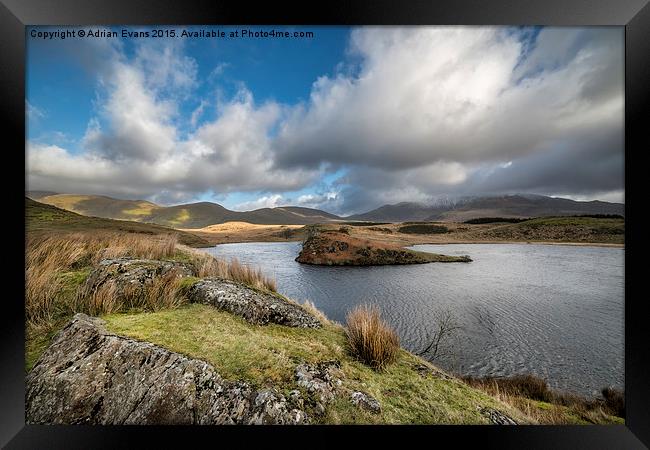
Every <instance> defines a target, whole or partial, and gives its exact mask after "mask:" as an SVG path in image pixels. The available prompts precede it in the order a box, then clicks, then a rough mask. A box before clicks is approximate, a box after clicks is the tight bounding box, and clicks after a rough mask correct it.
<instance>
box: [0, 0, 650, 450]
mask: <svg viewBox="0 0 650 450" xmlns="http://www.w3.org/2000/svg"><path fill="white" fill-rule="evenodd" d="M211 23H213V24H251V25H253V24H302V25H305V24H313V25H329V24H339V25H362V24H373V25H556V26H587V25H615V26H624V27H625V175H626V176H625V215H626V223H627V225H626V230H625V231H626V233H625V242H626V249H625V267H626V269H629V268H631V267H633V258H634V257H635V256H637V255H639V256H640V254H641V247H642V244H643V234H642V230H641V229H640V226H639V225H638V222H637V225H635V223H634V220H635V218H636V220H638V219H639V217H640V214H641V213H642V209H641V208H642V205H641V204H640V198H641V197H640V195H638V194H636V193H635V192H634V190H633V189H632V188H631V182H632V173H633V171H634V170H642V168H640V166H641V158H642V156H644V153H645V152H646V151H648V150H649V149H650V142H649V141H650V139H649V138H648V135H649V133H648V126H647V123H648V118H649V117H650V111H649V109H650V108H649V106H648V105H649V104H650V101H649V100H650V96H649V92H650V87H649V86H650V5H648V3H647V0H609V1H607V0H596V1H589V2H587V1H584V0H534V1H532V0H530V1H518V2H513V1H509V0H491V1H481V0H462V1H455V2H453V3H452V2H449V3H446V2H445V3H435V2H430V1H424V0H403V1H401V2H395V1H394V0H393V1H391V0H379V1H377V0H375V1H364V2H361V1H338V2H335V1H330V2H324V3H322V4H314V3H312V2H302V3H290V2H285V3H278V2H260V3H259V4H256V3H253V2H245V1H241V0H240V1H238V2H223V1H221V2H217V1H203V0H191V1H189V0H185V1H182V2H181V1H171V0H162V1H160V0H159V1H154V0H150V1H142V0H118V1H108V0H103V1H102V0H86V1H75V0H64V1H57V2H54V1H48V0H28V1H25V0H1V4H0V36H1V37H0V90H1V92H2V97H0V98H2V100H3V101H2V103H1V106H0V111H1V114H2V123H3V124H4V125H5V126H6V129H7V130H9V132H8V133H6V134H5V135H4V138H5V139H4V140H3V143H4V145H3V147H4V149H3V150H4V152H3V156H5V159H4V161H5V167H4V169H5V171H6V172H5V177H3V179H4V180H6V181H5V189H6V191H5V192H6V193H8V195H6V197H5V199H7V198H8V199H10V200H11V206H12V208H14V209H15V211H11V212H7V213H6V214H7V216H8V217H11V219H12V220H5V221H3V222H4V224H5V229H6V230H7V231H8V233H7V234H6V235H5V236H8V237H9V238H8V239H7V238H6V241H7V242H6V244H13V245H12V247H13V248H12V250H15V253H10V255H9V257H7V258H6V262H7V264H6V265H5V266H6V268H5V271H4V275H5V277H6V279H5V287H6V286H8V285H9V286H11V288H12V289H11V290H5V291H4V292H5V295H4V302H3V310H2V311H3V313H2V314H0V317H2V322H3V326H2V327H1V328H0V333H1V334H2V338H1V339H0V346H1V348H2V353H1V358H2V359H1V361H2V364H1V366H0V367H1V368H2V370H0V404H1V405H2V406H1V409H0V445H2V446H6V448H59V447H62V448H63V447H65V448H114V447H121V446H127V447H136V446H138V447H141V446H144V447H153V446H156V447H158V448H167V447H171V446H174V445H181V444H182V445H187V444H188V442H189V440H194V439H196V438H201V439H206V440H207V441H206V442H211V443H212V445H220V444H222V443H223V442H225V441H224V439H227V438H237V439H246V442H248V439H249V438H250V436H256V437H261V436H263V437H264V439H267V440H268V441H269V442H272V441H276V442H278V443H283V441H282V440H285V439H286V437H285V438H283V437H281V436H280V435H279V434H278V433H284V432H289V433H291V437H289V439H288V440H285V441H284V445H292V443H300V442H302V443H301V444H300V445H310V442H325V441H327V440H331V441H333V442H337V441H338V442H339V443H342V442H340V440H341V437H340V435H339V433H340V432H345V433H348V434H355V435H356V434H358V437H360V438H361V437H363V439H364V440H365V441H366V442H369V441H373V440H382V439H385V438H387V433H391V434H393V433H399V434H402V433H404V435H403V438H408V439H409V440H408V441H404V442H405V443H406V442H408V443H411V445H418V444H417V442H418V441H416V440H415V439H416V438H424V439H426V440H425V441H423V442H425V443H426V442H435V443H434V444H433V445H436V444H437V443H438V442H440V440H441V438H444V439H445V440H449V439H451V441H452V442H454V444H453V445H454V446H456V445H458V444H461V445H462V444H463V443H466V441H467V440H468V439H472V440H476V441H478V442H479V443H480V445H481V446H482V447H485V446H487V447H499V448H625V449H632V448H646V447H647V446H650V370H649V369H648V367H649V364H648V360H649V359H650V351H649V349H648V343H650V339H649V334H650V333H649V332H648V329H649V327H648V326H647V325H646V323H645V322H646V320H647V317H648V316H647V314H644V302H645V299H646V298H647V294H646V295H642V294H639V295H634V294H633V288H634V285H633V284H632V280H633V279H634V275H633V273H632V271H631V270H626V274H625V401H626V418H625V421H626V424H625V426H523V427H522V426H520V427H498V426H483V427H481V426H431V427H428V426H419V427H415V426H400V427H381V426H372V427H370V426H368V427H319V426H312V427H294V428H290V429H287V428H286V427H257V428H255V429H254V430H251V428H250V427H241V428H235V427H218V429H217V428H215V427H160V426H154V427H152V426H149V427H140V426H129V427H126V426H124V427H122V426H111V427H102V426H36V425H28V426H26V425H25V417H24V415H25V414H24V412H25V405H24V393H25V373H24V341H25V340H24V332H25V331H24V301H23V300H22V299H21V295H24V278H23V277H22V274H21V273H19V272H20V271H21V270H22V269H20V268H19V267H18V263H17V262H16V261H17V260H19V259H18V258H19V257H18V254H21V255H23V257H24V241H23V242H21V241H20V240H19V239H17V238H14V236H20V235H21V234H22V233H24V232H25V227H24V225H25V224H24V220H23V221H20V220H16V218H19V217H23V218H24V194H23V193H21V192H18V188H17V187H16V185H15V181H13V182H12V181H10V178H11V177H8V176H7V175H8V173H7V172H10V171H11V172H13V171H15V172H19V171H20V170H23V173H24V165H25V159H24V157H23V156H21V154H20V150H19V149H21V148H24V146H25V114H24V108H25V64H26V58H25V27H26V26H29V25H88V24H93V25H99V24H106V25H109V24H110V25H116V24H123V25H138V24H140V25H144V24H211ZM17 175H18V176H20V174H18V173H17ZM633 205H636V206H635V207H633ZM635 208H636V209H635ZM10 292H11V294H9V293H10ZM413 433H416V434H413ZM314 434H316V435H318V440H319V441H315V440H314V437H315V436H313V435H314ZM302 438H307V440H306V441H302ZM328 438H329V439H328Z"/></svg>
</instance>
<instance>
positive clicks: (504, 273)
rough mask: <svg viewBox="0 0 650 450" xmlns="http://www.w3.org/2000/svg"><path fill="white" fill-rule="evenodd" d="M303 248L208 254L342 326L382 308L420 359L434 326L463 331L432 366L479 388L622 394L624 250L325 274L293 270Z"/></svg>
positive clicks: (264, 246) (450, 249)
mask: <svg viewBox="0 0 650 450" xmlns="http://www.w3.org/2000/svg"><path fill="white" fill-rule="evenodd" d="M300 248H301V243H299V242H282V243H241V244H222V245H218V246H216V247H214V248H208V249H204V250H205V251H207V252H208V253H210V254H212V255H215V256H217V257H221V258H225V259H230V258H237V259H239V261H240V262H242V263H244V264H247V265H252V266H255V267H260V268H261V269H262V270H263V271H264V272H265V273H266V274H267V275H269V276H272V277H275V279H276V281H277V286H278V291H279V292H280V293H282V294H284V295H286V296H287V297H290V298H293V299H295V300H297V301H299V302H302V301H305V300H311V301H313V302H314V304H315V305H316V306H317V307H318V308H319V309H320V310H322V311H323V312H324V313H325V314H326V315H327V316H328V317H329V318H330V319H332V320H335V321H338V322H341V323H344V322H345V315H346V313H347V312H348V311H349V310H350V309H352V308H353V307H354V306H356V305H358V304H362V303H369V304H375V305H377V306H378V307H379V308H380V309H381V311H382V316H383V317H384V319H385V320H386V321H387V322H388V323H390V324H391V325H392V326H393V327H394V328H395V329H396V330H397V332H398V334H399V336H400V339H401V343H402V346H403V347H404V348H406V349H408V350H410V351H412V352H418V351H421V350H423V349H424V348H425V347H426V346H427V345H428V343H429V338H430V336H431V335H432V333H433V331H434V328H435V323H436V317H438V316H439V314H440V313H441V312H444V311H449V312H450V313H451V314H452V316H453V317H454V318H455V320H456V321H457V322H458V324H459V325H460V326H461V327H462V328H461V329H460V330H459V332H458V334H457V335H456V338H455V339H453V340H449V341H448V342H446V343H444V344H445V345H444V350H447V351H448V352H449V353H451V355H450V356H446V357H443V358H437V359H435V360H434V361H432V362H433V363H434V364H436V365H438V366H440V367H442V368H444V369H446V370H450V371H452V372H454V373H458V374H462V375H473V376H510V375H514V374H524V373H531V374H534V375H537V376H541V377H543V378H545V379H546V380H547V381H548V382H549V385H550V386H551V387H553V388H556V389H561V390H565V391H570V392H575V393H579V394H583V395H589V396H592V395H597V394H598V393H599V392H600V389H601V388H602V387H604V386H614V387H617V388H619V389H622V388H623V383H624V372H623V369H624V347H623V336H624V333H623V330H624V328H623V327H624V323H623V322H624V249H623V248H611V247H588V246H568V245H536V244H448V245H417V246H413V247H410V248H412V249H414V250H420V251H428V252H433V253H443V254H447V255H465V254H467V255H470V256H471V258H472V259H473V262H471V263H431V264H421V265H420V264H416V265H404V266H373V267H327V266H310V265H304V264H300V263H297V262H295V261H294V259H295V258H296V256H297V255H298V253H299V251H300Z"/></svg>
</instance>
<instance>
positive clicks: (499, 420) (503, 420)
mask: <svg viewBox="0 0 650 450" xmlns="http://www.w3.org/2000/svg"><path fill="white" fill-rule="evenodd" d="M481 414H483V415H484V416H486V417H487V418H488V419H490V422H492V423H493V424H494V425H517V422H515V421H514V419H513V418H512V417H508V416H507V415H505V414H504V413H502V412H501V411H498V410H496V409H493V408H487V407H485V408H481Z"/></svg>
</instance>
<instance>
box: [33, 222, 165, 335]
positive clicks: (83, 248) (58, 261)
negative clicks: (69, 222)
mask: <svg viewBox="0 0 650 450" xmlns="http://www.w3.org/2000/svg"><path fill="white" fill-rule="evenodd" d="M175 253H176V236H175V235H163V236H147V235H136V234H126V233H111V232H105V233H69V234H60V235H49V236H37V237H35V238H33V237H28V240H27V250H26V252H25V310H26V319H27V321H28V322H30V323H40V322H47V321H51V320H52V319H53V318H54V316H56V315H57V314H60V313H73V312H86V313H91V314H99V313H101V312H109V311H110V312H113V311H115V308H117V304H116V300H115V299H114V298H112V296H113V294H114V292H112V291H113V290H114V287H111V285H110V284H107V285H106V286H104V287H103V288H102V289H101V290H99V292H97V293H95V295H94V296H93V298H92V299H89V300H90V303H87V304H86V303H83V302H81V301H80V297H79V295H76V293H71V292H67V291H66V286H67V284H69V283H67V282H68V281H70V280H69V279H65V278H63V277H62V275H63V274H66V273H67V274H69V273H70V272H71V271H72V272H74V271H77V270H81V269H84V268H87V267H88V266H91V265H93V264H96V263H98V262H99V261H101V260H102V259H105V258H117V257H121V256H131V257H138V258H149V259H161V258H169V257H171V256H173V255H175ZM72 281H74V280H72ZM73 284H74V283H73ZM113 297H114V296H113ZM84 300H85V299H84Z"/></svg>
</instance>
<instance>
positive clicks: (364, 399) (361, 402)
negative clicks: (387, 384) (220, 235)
mask: <svg viewBox="0 0 650 450" xmlns="http://www.w3.org/2000/svg"><path fill="white" fill-rule="evenodd" d="M350 398H351V399H352V403H353V404H354V405H355V406H356V407H358V408H361V409H366V410H368V411H370V412H373V413H380V412H381V404H380V403H379V401H378V400H377V399H375V398H374V397H371V396H370V395H368V394H366V393H364V392H359V391H357V392H353V393H352V395H351V396H350Z"/></svg>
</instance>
